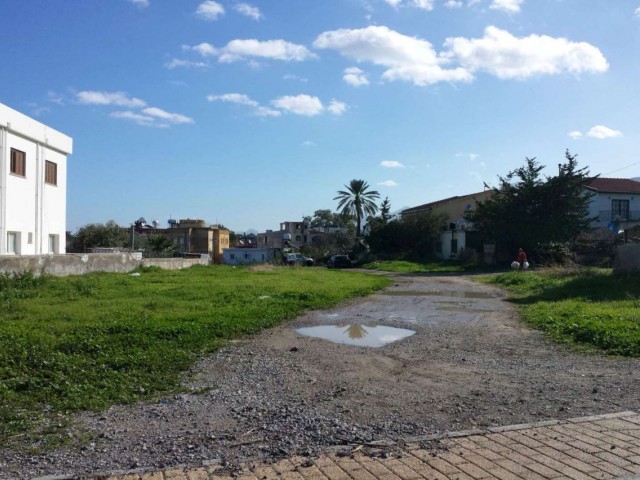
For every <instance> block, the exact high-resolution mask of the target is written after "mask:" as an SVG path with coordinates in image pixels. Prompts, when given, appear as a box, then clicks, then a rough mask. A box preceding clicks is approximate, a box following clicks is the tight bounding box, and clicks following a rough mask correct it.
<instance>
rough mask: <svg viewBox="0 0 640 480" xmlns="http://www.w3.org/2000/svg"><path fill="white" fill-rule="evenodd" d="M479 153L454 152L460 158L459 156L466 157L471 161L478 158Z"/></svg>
mask: <svg viewBox="0 0 640 480" xmlns="http://www.w3.org/2000/svg"><path fill="white" fill-rule="evenodd" d="M479 156H480V155H478V154H477V153H463V152H460V153H456V157H458V158H461V157H467V158H468V159H469V160H471V161H472V162H473V161H474V160H475V159H476V158H478V157H479Z"/></svg>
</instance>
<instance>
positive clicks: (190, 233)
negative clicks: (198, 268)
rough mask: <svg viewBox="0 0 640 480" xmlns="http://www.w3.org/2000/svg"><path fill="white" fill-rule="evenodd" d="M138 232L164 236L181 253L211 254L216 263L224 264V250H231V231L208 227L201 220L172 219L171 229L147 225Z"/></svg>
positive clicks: (214, 226)
mask: <svg viewBox="0 0 640 480" xmlns="http://www.w3.org/2000/svg"><path fill="white" fill-rule="evenodd" d="M154 223H155V222H154ZM137 231H138V233H144V234H147V235H148V234H159V235H164V236H166V237H167V238H169V239H171V240H173V241H174V242H175V243H176V245H177V246H178V251H179V252H181V253H188V254H209V256H210V257H211V259H212V260H213V261H214V262H215V263H222V259H223V250H224V249H225V248H229V230H227V229H224V228H219V227H218V226H217V225H210V226H207V225H206V223H205V221H204V220H199V219H198V220H194V219H190V218H187V219H181V220H173V219H172V220H170V221H169V228H152V227H148V226H146V225H145V226H144V227H139V228H138V230H137Z"/></svg>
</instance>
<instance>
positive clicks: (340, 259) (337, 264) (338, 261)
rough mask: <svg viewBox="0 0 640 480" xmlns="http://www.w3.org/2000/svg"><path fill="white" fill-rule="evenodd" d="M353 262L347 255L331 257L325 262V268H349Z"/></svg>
mask: <svg viewBox="0 0 640 480" xmlns="http://www.w3.org/2000/svg"><path fill="white" fill-rule="evenodd" d="M351 267H353V262H352V261H351V259H350V258H349V257H348V256H347V255H333V256H332V257H331V258H330V259H329V261H328V262H327V268H351Z"/></svg>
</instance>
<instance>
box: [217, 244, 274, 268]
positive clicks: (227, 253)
mask: <svg viewBox="0 0 640 480" xmlns="http://www.w3.org/2000/svg"><path fill="white" fill-rule="evenodd" d="M273 254H274V249H272V248H225V249H223V250H222V262H223V263H224V264H226V265H246V264H251V263H265V262H268V261H270V260H271V259H272V258H273Z"/></svg>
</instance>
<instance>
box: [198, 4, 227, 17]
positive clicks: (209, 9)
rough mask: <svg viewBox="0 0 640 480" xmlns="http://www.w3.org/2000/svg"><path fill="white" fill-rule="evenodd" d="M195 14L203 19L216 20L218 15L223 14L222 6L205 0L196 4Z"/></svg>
mask: <svg viewBox="0 0 640 480" xmlns="http://www.w3.org/2000/svg"><path fill="white" fill-rule="evenodd" d="M196 15H197V16H198V17H200V18H202V19H203V20H217V19H218V17H219V16H220V15H224V7H223V6H222V5H220V4H219V3H218V2H214V1H213V0H206V1H204V2H202V3H201V4H200V5H198V9H197V10H196Z"/></svg>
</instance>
